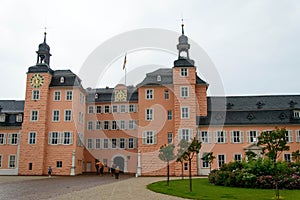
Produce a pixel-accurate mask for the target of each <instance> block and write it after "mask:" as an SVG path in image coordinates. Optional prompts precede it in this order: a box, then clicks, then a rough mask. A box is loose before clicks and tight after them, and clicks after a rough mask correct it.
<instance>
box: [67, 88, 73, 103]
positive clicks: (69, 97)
mask: <svg viewBox="0 0 300 200" xmlns="http://www.w3.org/2000/svg"><path fill="white" fill-rule="evenodd" d="M72 100H73V91H72V90H67V91H66V101H72Z"/></svg>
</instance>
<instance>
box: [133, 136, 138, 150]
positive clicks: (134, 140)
mask: <svg viewBox="0 0 300 200" xmlns="http://www.w3.org/2000/svg"><path fill="white" fill-rule="evenodd" d="M138 142H139V141H138V139H137V138H134V139H133V148H134V149H136V148H138Z"/></svg>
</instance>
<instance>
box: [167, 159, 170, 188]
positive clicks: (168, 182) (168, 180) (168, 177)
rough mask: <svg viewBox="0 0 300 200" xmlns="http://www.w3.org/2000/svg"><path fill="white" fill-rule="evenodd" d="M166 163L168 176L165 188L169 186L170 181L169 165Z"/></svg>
mask: <svg viewBox="0 0 300 200" xmlns="http://www.w3.org/2000/svg"><path fill="white" fill-rule="evenodd" d="M167 163H168V169H167V176H168V179H167V186H169V181H170V163H169V161H167Z"/></svg>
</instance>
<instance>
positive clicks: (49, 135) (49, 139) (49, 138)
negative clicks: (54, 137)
mask: <svg viewBox="0 0 300 200" xmlns="http://www.w3.org/2000/svg"><path fill="white" fill-rule="evenodd" d="M51 134H52V133H51V132H49V134H48V144H51Z"/></svg>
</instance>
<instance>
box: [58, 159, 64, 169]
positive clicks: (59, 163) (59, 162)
mask: <svg viewBox="0 0 300 200" xmlns="http://www.w3.org/2000/svg"><path fill="white" fill-rule="evenodd" d="M62 167H63V161H60V160H59V161H56V168H62Z"/></svg>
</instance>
